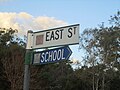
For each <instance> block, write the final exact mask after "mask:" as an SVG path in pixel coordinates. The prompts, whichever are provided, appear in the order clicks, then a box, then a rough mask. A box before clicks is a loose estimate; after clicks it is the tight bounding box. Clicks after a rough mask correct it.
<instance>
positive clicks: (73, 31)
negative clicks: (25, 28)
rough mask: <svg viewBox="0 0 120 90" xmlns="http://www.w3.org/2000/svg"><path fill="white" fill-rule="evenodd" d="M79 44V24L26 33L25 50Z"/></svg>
mask: <svg viewBox="0 0 120 90" xmlns="http://www.w3.org/2000/svg"><path fill="white" fill-rule="evenodd" d="M78 43H79V24H75V25H70V26H65V27H59V28H53V29H49V30H43V31H39V32H33V33H28V41H27V47H26V49H37V48H47V47H54V46H63V45H71V44H78Z"/></svg>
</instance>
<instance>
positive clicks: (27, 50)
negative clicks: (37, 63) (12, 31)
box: [23, 31, 33, 90]
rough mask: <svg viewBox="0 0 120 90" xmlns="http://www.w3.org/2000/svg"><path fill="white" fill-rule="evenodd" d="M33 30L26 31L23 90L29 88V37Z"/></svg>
mask: <svg viewBox="0 0 120 90" xmlns="http://www.w3.org/2000/svg"><path fill="white" fill-rule="evenodd" d="M32 33H33V31H28V33H27V45H26V54H25V69H24V85H23V90H29V82H30V62H31V48H32V47H31V46H30V45H31V44H30V43H31V41H30V39H31V37H32Z"/></svg>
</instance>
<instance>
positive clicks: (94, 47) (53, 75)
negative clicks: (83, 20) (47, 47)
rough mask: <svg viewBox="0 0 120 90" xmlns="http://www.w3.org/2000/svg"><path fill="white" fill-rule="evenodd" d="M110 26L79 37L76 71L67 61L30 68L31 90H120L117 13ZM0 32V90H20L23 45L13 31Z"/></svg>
mask: <svg viewBox="0 0 120 90" xmlns="http://www.w3.org/2000/svg"><path fill="white" fill-rule="evenodd" d="M109 22H110V25H111V26H109V27H105V25H104V23H102V24H101V25H100V27H98V28H94V29H86V30H84V32H83V33H82V34H81V35H80V36H81V38H80V47H81V49H82V50H84V51H85V55H84V58H83V60H82V61H83V62H82V66H80V67H79V68H77V69H73V68H72V67H71V63H72V62H70V61H64V62H59V63H53V64H47V65H38V66H33V65H30V69H31V76H30V90H120V11H118V12H117V13H116V14H115V15H114V16H111V18H110V20H109ZM0 29H1V30H0V90H23V77H24V76H23V75H24V57H25V42H24V41H23V40H22V39H20V38H19V37H17V36H16V35H15V32H16V30H13V29H12V28H10V29H5V28H0ZM80 65H81V64H80Z"/></svg>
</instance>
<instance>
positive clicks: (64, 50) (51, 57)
mask: <svg viewBox="0 0 120 90" xmlns="http://www.w3.org/2000/svg"><path fill="white" fill-rule="evenodd" d="M71 54H72V51H71V49H70V48H69V47H67V46H65V47H61V48H56V49H50V50H45V51H41V52H34V53H33V62H32V63H33V64H47V63H54V62H59V61H63V60H68V59H69V57H70V55H71Z"/></svg>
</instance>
